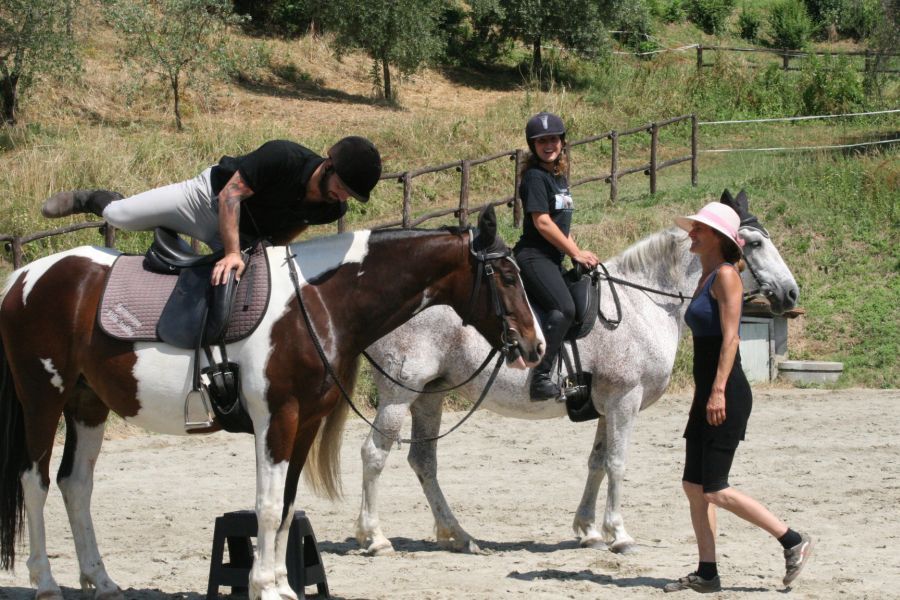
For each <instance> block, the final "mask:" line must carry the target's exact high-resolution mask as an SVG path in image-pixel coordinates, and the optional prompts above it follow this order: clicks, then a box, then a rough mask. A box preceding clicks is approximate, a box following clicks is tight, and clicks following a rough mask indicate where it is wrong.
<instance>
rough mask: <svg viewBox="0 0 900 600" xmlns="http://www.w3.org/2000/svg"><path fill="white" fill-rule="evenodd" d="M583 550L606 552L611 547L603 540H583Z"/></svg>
mask: <svg viewBox="0 0 900 600" xmlns="http://www.w3.org/2000/svg"><path fill="white" fill-rule="evenodd" d="M581 547H582V548H590V549H592V550H606V549H607V548H608V547H609V546H607V544H606V542H604V541H603V540H602V539H598V538H591V539H586V540H581Z"/></svg>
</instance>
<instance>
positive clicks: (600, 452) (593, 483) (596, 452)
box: [572, 416, 607, 549]
mask: <svg viewBox="0 0 900 600" xmlns="http://www.w3.org/2000/svg"><path fill="white" fill-rule="evenodd" d="M606 449H607V448H606V419H605V417H602V416H601V417H600V419H599V420H598V421H597V430H596V432H595V433H594V446H593V447H592V448H591V454H590V456H589V457H588V476H587V481H586V482H585V484H584V492H583V493H582V495H581V502H580V503H579V504H578V510H576V511H575V520H574V521H573V522H572V529H573V530H574V531H575V536H576V537H578V538H579V540H580V543H581V547H582V548H598V549H599V548H604V549H605V548H606V542H605V541H604V540H603V535H602V534H601V533H600V532H599V531H598V530H597V523H596V520H597V495H598V493H599V492H600V484H601V483H602V482H603V477H604V476H605V475H606V471H605V470H604V467H605V463H606Z"/></svg>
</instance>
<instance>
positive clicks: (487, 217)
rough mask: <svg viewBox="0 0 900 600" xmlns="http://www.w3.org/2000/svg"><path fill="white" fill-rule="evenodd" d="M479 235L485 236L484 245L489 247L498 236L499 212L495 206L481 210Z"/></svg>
mask: <svg viewBox="0 0 900 600" xmlns="http://www.w3.org/2000/svg"><path fill="white" fill-rule="evenodd" d="M478 236H479V237H481V238H483V240H482V241H483V244H482V247H485V248H489V247H490V246H491V245H493V243H494V240H495V239H496V238H497V214H496V213H495V212H494V207H493V206H488V207H487V208H486V209H484V210H483V211H481V215H480V216H479V217H478Z"/></svg>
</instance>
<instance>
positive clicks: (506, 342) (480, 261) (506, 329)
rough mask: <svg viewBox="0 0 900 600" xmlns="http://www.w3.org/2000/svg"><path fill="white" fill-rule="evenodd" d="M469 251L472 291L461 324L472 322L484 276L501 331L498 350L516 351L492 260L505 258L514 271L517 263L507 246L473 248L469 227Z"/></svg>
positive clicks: (472, 238) (471, 231) (503, 352)
mask: <svg viewBox="0 0 900 600" xmlns="http://www.w3.org/2000/svg"><path fill="white" fill-rule="evenodd" d="M469 252H470V253H471V254H472V256H474V257H475V260H476V267H475V277H474V278H473V279H472V293H471V294H470V295H469V310H467V311H466V318H464V319H463V326H465V325H469V324H471V322H472V316H473V315H474V314H475V303H476V302H478V294H479V292H481V280H482V278H486V279H487V282H488V285H489V286H490V288H491V304H493V306H494V316H495V317H497V318H498V319H499V320H500V322H501V324H502V326H503V333H502V334H501V335H500V342H501V344H502V346H501V347H500V352H501V353H502V354H503V355H504V356H508V355H509V354H510V353H516V352H518V344H517V343H516V342H515V341H514V339H513V332H515V329H514V328H513V327H511V326H510V324H509V312H508V311H507V310H506V307H505V306H504V305H503V302H502V301H501V300H500V291H499V290H498V289H497V282H496V281H495V280H494V273H495V272H496V271H495V269H494V262H495V261H498V260H503V259H506V260H508V261H510V262H511V263H512V264H513V266H515V268H516V271H517V272H518V270H519V265H517V264H516V261H515V259H514V258H513V257H512V252H511V251H510V250H509V248H504V249H503V250H501V251H495V252H485V251H484V250H475V230H474V229H472V228H469Z"/></svg>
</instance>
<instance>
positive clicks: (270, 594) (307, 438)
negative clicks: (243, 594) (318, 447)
mask: <svg viewBox="0 0 900 600" xmlns="http://www.w3.org/2000/svg"><path fill="white" fill-rule="evenodd" d="M321 422H322V420H321V418H318V419H310V420H308V421H306V422H305V423H302V425H300V427H299V428H297V419H296V417H293V418H291V417H284V416H281V415H278V414H276V415H273V416H272V418H271V420H270V422H269V429H268V431H263V432H256V433H257V435H256V457H257V458H256V464H257V472H256V480H257V481H256V519H257V523H258V532H257V538H256V539H257V553H256V554H257V555H256V559H255V560H254V561H253V568H252V569H251V570H250V598H251V599H252V600H257V599H260V600H284V599H287V600H297V594H296V593H295V592H294V591H293V590H292V589H291V587H290V585H289V583H288V579H287V563H286V561H287V542H288V534H289V533H290V527H291V522H292V521H293V518H294V499H295V498H296V494H297V484H298V481H299V478H300V472H301V470H302V468H303V464H304V463H305V462H306V457H307V456H308V454H309V449H310V447H311V446H312V443H313V441H314V440H315V438H316V433H317V432H318V430H319V425H320V424H321ZM292 426H293V429H292Z"/></svg>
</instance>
